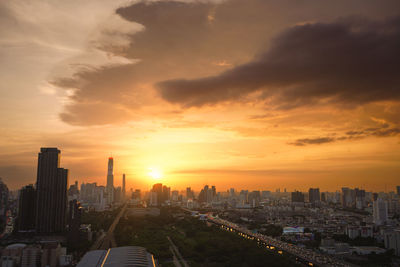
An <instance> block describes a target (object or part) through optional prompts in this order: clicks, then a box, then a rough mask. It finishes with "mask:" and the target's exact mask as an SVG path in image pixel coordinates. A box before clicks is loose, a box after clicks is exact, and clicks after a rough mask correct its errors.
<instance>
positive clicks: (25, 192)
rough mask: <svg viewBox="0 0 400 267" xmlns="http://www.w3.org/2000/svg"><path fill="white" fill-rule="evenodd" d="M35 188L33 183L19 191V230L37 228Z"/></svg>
mask: <svg viewBox="0 0 400 267" xmlns="http://www.w3.org/2000/svg"><path fill="white" fill-rule="evenodd" d="M35 194H36V192H35V188H34V187H33V185H27V186H24V187H23V188H22V189H21V190H20V191H19V200H18V230H19V231H29V230H34V229H35V201H36V199H35Z"/></svg>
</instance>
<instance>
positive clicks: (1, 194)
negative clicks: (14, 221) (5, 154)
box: [0, 178, 9, 216]
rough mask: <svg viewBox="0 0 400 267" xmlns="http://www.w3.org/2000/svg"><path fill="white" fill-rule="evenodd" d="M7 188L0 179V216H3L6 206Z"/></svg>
mask: <svg viewBox="0 0 400 267" xmlns="http://www.w3.org/2000/svg"><path fill="white" fill-rule="evenodd" d="M8 194H9V192H8V187H7V185H6V184H5V183H3V181H2V180H1V178H0V216H5V215H6V211H7V205H8Z"/></svg>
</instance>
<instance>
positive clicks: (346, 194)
mask: <svg viewBox="0 0 400 267" xmlns="http://www.w3.org/2000/svg"><path fill="white" fill-rule="evenodd" d="M352 191H354V190H351V189H350V188H348V187H342V206H343V207H344V208H348V207H352V206H353V202H354V200H353V192H352Z"/></svg>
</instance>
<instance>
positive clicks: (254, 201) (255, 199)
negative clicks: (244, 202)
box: [248, 191, 261, 208]
mask: <svg viewBox="0 0 400 267" xmlns="http://www.w3.org/2000/svg"><path fill="white" fill-rule="evenodd" d="M248 200H249V204H250V206H251V207H253V208H254V207H257V206H258V205H259V204H260V200H261V193H260V191H253V192H251V193H249V195H248Z"/></svg>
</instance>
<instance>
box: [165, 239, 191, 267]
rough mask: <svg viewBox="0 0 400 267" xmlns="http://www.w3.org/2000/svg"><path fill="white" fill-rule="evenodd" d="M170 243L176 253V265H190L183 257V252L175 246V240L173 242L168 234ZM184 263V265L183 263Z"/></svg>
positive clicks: (174, 253) (177, 266)
mask: <svg viewBox="0 0 400 267" xmlns="http://www.w3.org/2000/svg"><path fill="white" fill-rule="evenodd" d="M167 239H168V241H169V243H170V244H171V251H172V254H173V255H174V264H175V266H176V267H180V266H182V265H183V266H184V267H189V264H188V263H187V262H186V261H185V260H184V259H183V257H182V254H181V253H180V252H179V249H178V248H177V247H176V246H175V244H174V242H172V240H171V238H169V236H167ZM176 259H177V260H176ZM181 263H182V265H181Z"/></svg>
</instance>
